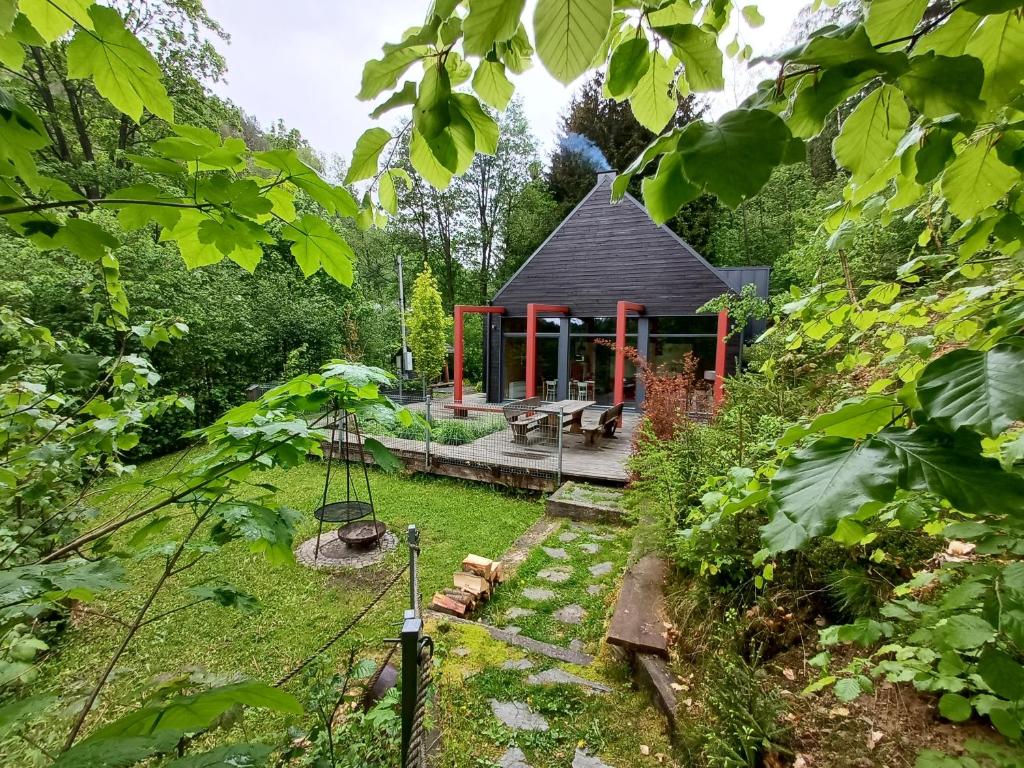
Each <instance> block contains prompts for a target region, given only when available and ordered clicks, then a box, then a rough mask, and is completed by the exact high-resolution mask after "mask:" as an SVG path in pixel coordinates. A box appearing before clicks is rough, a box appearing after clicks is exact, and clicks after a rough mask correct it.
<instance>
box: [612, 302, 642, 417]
mask: <svg viewBox="0 0 1024 768" xmlns="http://www.w3.org/2000/svg"><path fill="white" fill-rule="evenodd" d="M643 311H644V305H643V304H634V303H633V302H629V301H620V302H619V303H618V305H617V306H616V316H615V387H614V393H615V394H614V402H613V403H612V404H613V405H621V404H622V403H623V402H625V399H626V313H628V312H643ZM619 426H622V417H621V416H620V417H619Z"/></svg>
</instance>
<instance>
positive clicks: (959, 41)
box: [914, 11, 979, 56]
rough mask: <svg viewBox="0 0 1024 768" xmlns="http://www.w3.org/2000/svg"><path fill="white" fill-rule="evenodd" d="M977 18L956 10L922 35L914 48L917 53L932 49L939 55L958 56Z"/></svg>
mask: <svg viewBox="0 0 1024 768" xmlns="http://www.w3.org/2000/svg"><path fill="white" fill-rule="evenodd" d="M978 23H979V19H978V17H977V16H973V15H971V14H970V13H961V12H960V11H956V12H955V13H953V15H952V16H950V17H949V18H948V19H946V21H945V22H943V23H942V24H941V25H939V26H938V27H937V28H936V29H933V30H932V31H931V32H929V33H928V34H927V35H925V36H924V37H922V38H921V39H920V40H919V41H918V44H917V46H916V47H915V48H914V50H915V51H916V52H917V53H928V52H929V51H934V52H935V53H937V54H939V55H940V56H959V55H961V54H962V53H963V52H964V50H965V49H966V47H967V41H968V40H970V39H971V35H972V34H974V30H975V28H976V27H977V26H978Z"/></svg>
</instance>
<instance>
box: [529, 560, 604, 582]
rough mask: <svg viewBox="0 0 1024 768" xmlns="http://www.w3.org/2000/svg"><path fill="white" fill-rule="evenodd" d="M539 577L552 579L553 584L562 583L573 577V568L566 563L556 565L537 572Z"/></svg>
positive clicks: (547, 579)
mask: <svg viewBox="0 0 1024 768" xmlns="http://www.w3.org/2000/svg"><path fill="white" fill-rule="evenodd" d="M611 566H612V564H611V563H608V570H609V571H610V570H611ZM591 571H593V568H591ZM537 578H539V579H544V581H550V582H552V583H553V584H561V583H562V582H564V581H568V580H569V579H571V578H572V568H568V567H566V566H564V565H556V566H554V567H553V568H545V569H544V570H542V571H540V572H538V573H537Z"/></svg>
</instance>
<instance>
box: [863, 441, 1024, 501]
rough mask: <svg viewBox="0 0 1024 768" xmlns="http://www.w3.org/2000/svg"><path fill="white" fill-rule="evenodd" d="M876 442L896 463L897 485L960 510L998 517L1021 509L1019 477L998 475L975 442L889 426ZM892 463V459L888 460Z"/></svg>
mask: <svg viewBox="0 0 1024 768" xmlns="http://www.w3.org/2000/svg"><path fill="white" fill-rule="evenodd" d="M875 439H876V440H878V441H881V442H884V443H885V444H886V445H888V446H890V447H891V448H892V449H893V450H894V451H895V452H896V457H897V458H898V459H899V462H900V468H899V484H900V487H901V488H904V489H906V490H912V491H928V492H930V493H933V494H935V495H936V496H940V497H943V498H945V499H947V500H948V501H949V502H950V503H951V504H952V505H953V506H954V507H956V508H957V509H959V510H961V511H963V512H972V513H975V512H990V513H994V514H1003V513H1005V512H1006V510H1007V509H1014V508H1019V507H1021V506H1024V477H1021V476H1020V475H1015V474H1011V473H1009V472H1005V471H1003V469H1002V467H1001V466H1000V465H999V462H998V461H996V460H995V459H988V458H985V457H983V456H982V455H981V446H980V443H979V442H978V441H977V438H975V440H974V441H973V442H972V441H970V440H969V438H968V437H967V436H965V435H962V434H960V435H957V436H956V438H953V437H951V436H950V435H948V434H946V433H944V432H941V431H939V430H938V429H935V428H934V427H929V426H921V427H917V428H915V429H901V428H899V427H889V428H888V429H884V430H882V431H881V432H879V433H878V434H877V435H876V436H875ZM890 461H891V457H890Z"/></svg>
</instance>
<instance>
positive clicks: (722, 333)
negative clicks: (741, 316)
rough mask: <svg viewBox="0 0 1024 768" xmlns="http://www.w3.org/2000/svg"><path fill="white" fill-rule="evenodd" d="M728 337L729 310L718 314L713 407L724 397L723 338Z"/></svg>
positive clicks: (723, 310) (720, 402)
mask: <svg viewBox="0 0 1024 768" xmlns="http://www.w3.org/2000/svg"><path fill="white" fill-rule="evenodd" d="M728 335H729V310H728V309H722V310H719V312H718V344H717V347H716V350H715V386H714V392H715V407H716V408H717V407H718V406H719V405H721V404H722V400H723V398H724V397H725V337H726V336H728Z"/></svg>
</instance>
